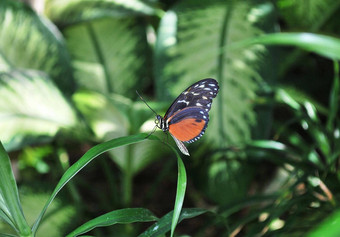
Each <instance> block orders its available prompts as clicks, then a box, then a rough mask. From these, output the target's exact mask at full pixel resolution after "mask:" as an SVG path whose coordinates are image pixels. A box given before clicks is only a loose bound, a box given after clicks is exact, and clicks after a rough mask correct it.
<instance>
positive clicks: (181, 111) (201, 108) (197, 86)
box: [137, 78, 219, 156]
mask: <svg viewBox="0 0 340 237" xmlns="http://www.w3.org/2000/svg"><path fill="white" fill-rule="evenodd" d="M218 91H219V86H218V83H217V81H216V80H215V79H212V78H206V79H203V80H200V81H198V82H196V83H194V84H192V85H191V86H189V87H188V88H187V89H185V90H184V91H183V92H182V93H181V94H180V95H179V96H178V97H177V98H176V99H175V100H174V102H173V103H172V104H171V106H170V107H169V109H168V110H167V112H166V113H165V115H164V117H162V116H160V115H159V114H157V113H156V112H155V111H154V110H153V109H152V108H151V107H150V106H149V105H148V104H147V103H146V102H145V100H144V99H143V98H142V97H141V96H140V95H139V94H138V92H137V94H138V95H139V96H140V98H141V99H142V100H143V102H144V103H145V104H146V105H147V106H148V107H149V108H150V109H151V110H152V111H153V112H154V113H155V114H156V120H155V124H156V127H158V128H159V129H161V130H162V131H163V132H169V133H170V135H171V136H172V137H173V139H174V140H175V142H176V145H177V146H178V148H179V150H180V151H181V152H182V153H183V154H184V155H187V156H190V154H189V152H188V149H187V148H186V147H185V145H184V143H183V142H186V143H192V142H195V141H197V140H198V139H200V138H201V137H202V135H203V134H204V132H205V130H206V128H207V126H208V122H209V111H210V108H211V103H212V100H213V98H215V97H216V95H217V93H218Z"/></svg>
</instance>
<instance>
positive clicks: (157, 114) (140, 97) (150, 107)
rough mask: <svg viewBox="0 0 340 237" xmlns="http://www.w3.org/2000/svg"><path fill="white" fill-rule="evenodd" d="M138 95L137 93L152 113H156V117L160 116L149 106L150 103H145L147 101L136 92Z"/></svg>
mask: <svg viewBox="0 0 340 237" xmlns="http://www.w3.org/2000/svg"><path fill="white" fill-rule="evenodd" d="M136 93H137V95H138V96H139V98H140V99H141V100H142V101H143V102H144V103H145V104H146V106H148V107H149V109H151V110H152V112H154V113H155V114H156V115H158V114H157V113H156V111H154V110H153V109H152V108H151V107H150V106H149V105H148V103H146V101H145V100H144V99H143V97H142V96H141V95H140V94H139V93H138V91H137V90H136Z"/></svg>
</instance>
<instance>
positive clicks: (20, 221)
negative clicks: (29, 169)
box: [0, 142, 31, 236]
mask: <svg viewBox="0 0 340 237" xmlns="http://www.w3.org/2000/svg"><path fill="white" fill-rule="evenodd" d="M0 196H1V200H3V202H2V203H3V204H2V205H1V207H2V208H3V207H4V206H3V205H5V208H6V209H5V210H4V209H2V213H1V214H6V216H7V218H8V219H7V220H10V222H9V224H10V225H11V226H13V227H15V231H16V232H17V233H18V234H20V235H21V236H30V235H31V229H30V227H29V226H28V224H27V222H26V220H25V217H24V213H23V211H22V208H21V204H20V200H19V194H18V188H17V184H16V182H15V178H14V175H13V172H12V167H11V163H10V159H9V157H8V155H7V153H6V151H5V149H4V147H3V146H2V143H1V142H0ZM4 219H5V218H4ZM5 220H6V219H5Z"/></svg>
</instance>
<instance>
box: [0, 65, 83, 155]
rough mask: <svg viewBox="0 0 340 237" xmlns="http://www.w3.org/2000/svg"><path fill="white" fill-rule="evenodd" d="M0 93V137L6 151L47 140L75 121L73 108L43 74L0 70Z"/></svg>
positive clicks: (29, 71)
mask: <svg viewBox="0 0 340 237" xmlns="http://www.w3.org/2000/svg"><path fill="white" fill-rule="evenodd" d="M0 94H1V100H0V131H1V134H0V139H1V140H2V141H3V143H4V146H5V147H6V149H8V150H13V149H18V148H20V147H22V146H23V145H25V144H34V143H36V142H43V141H49V140H51V138H53V136H55V134H56V133H57V132H58V131H59V130H60V129H62V128H70V127H74V126H75V125H76V123H77V117H76V114H75V111H74V109H73V108H72V107H71V105H70V104H69V103H68V101H67V100H66V98H65V97H64V96H63V95H62V94H61V92H60V91H59V89H58V88H57V87H56V86H55V84H54V83H53V82H52V81H51V80H50V78H49V77H48V76H47V75H46V74H44V73H41V72H37V71H32V70H25V71H11V72H4V73H0Z"/></svg>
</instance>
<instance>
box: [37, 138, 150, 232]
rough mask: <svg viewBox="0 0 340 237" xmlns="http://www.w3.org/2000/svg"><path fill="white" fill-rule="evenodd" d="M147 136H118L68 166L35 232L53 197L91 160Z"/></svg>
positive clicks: (41, 214)
mask: <svg viewBox="0 0 340 237" xmlns="http://www.w3.org/2000/svg"><path fill="white" fill-rule="evenodd" d="M145 136H146V134H138V135H133V136H127V137H120V138H116V139H113V140H110V141H107V142H104V143H101V144H99V145H96V146H94V147H92V148H91V149H90V150H89V151H87V152H86V153H85V154H84V155H83V156H82V157H81V158H80V159H79V160H78V161H77V162H76V163H74V164H73V165H72V166H71V167H70V168H68V169H67V170H66V172H65V173H64V175H63V176H62V177H61V179H60V181H59V182H58V184H57V186H56V187H55V189H54V191H53V193H52V194H51V196H50V198H49V199H48V200H47V202H46V204H45V206H44V208H43V210H42V211H41V213H40V215H39V216H38V218H37V220H36V221H35V223H34V225H33V228H32V231H33V233H36V231H37V229H38V227H39V225H40V222H41V220H42V218H43V216H44V214H45V212H46V210H47V208H48V207H49V205H50V204H51V202H52V201H53V199H54V198H55V197H56V195H57V194H58V193H59V191H60V190H61V189H62V188H63V187H64V186H65V185H66V184H67V183H68V182H69V181H70V180H71V179H72V178H73V177H74V176H75V175H76V174H77V173H78V172H79V171H80V170H81V169H83V168H84V167H85V166H86V165H87V164H88V163H89V162H91V161H92V160H93V159H94V158H96V157H98V156H99V155H101V154H102V153H104V152H106V151H108V150H110V149H113V148H116V147H120V146H125V145H129V144H133V143H136V142H141V141H143V140H144V139H145ZM149 139H155V137H154V136H150V137H149Z"/></svg>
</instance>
